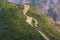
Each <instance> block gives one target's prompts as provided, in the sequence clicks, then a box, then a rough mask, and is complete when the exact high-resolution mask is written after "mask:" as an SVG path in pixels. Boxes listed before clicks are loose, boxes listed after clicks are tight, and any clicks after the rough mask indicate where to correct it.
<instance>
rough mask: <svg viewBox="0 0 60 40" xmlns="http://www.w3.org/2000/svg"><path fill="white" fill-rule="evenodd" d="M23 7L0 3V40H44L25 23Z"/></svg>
mask: <svg viewBox="0 0 60 40" xmlns="http://www.w3.org/2000/svg"><path fill="white" fill-rule="evenodd" d="M23 9H24V8H23V6H22V5H20V6H19V5H16V4H11V3H8V2H6V1H4V2H3V1H0V40H45V39H44V38H43V37H42V36H41V35H40V34H39V33H38V32H37V31H36V30H35V28H33V27H32V26H31V25H29V24H28V23H26V21H25V20H26V16H24V14H23Z"/></svg>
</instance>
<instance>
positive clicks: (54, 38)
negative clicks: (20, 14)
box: [27, 8, 60, 40]
mask: <svg viewBox="0 0 60 40" xmlns="http://www.w3.org/2000/svg"><path fill="white" fill-rule="evenodd" d="M34 10H35V9H33V8H30V9H29V11H28V12H27V15H28V16H30V17H33V19H37V20H38V27H36V28H37V29H38V30H40V31H41V32H43V33H44V34H45V35H46V36H47V37H48V38H49V39H50V40H60V30H59V28H58V27H56V26H55V25H54V24H53V23H52V22H51V21H50V20H49V18H48V17H46V16H44V15H42V14H39V13H37V12H35V11H34Z"/></svg>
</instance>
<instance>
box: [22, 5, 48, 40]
mask: <svg viewBox="0 0 60 40" xmlns="http://www.w3.org/2000/svg"><path fill="white" fill-rule="evenodd" d="M29 8H30V6H29V5H24V9H23V13H24V15H25V16H26V17H27V19H26V22H27V23H28V24H30V25H32V19H33V18H32V17H29V16H27V15H26V13H27V11H28V10H29ZM34 21H35V26H36V27H37V24H38V21H37V20H36V19H34ZM34 28H35V27H34ZM35 29H36V28H35ZM36 31H38V32H39V33H40V34H41V35H42V36H43V37H44V38H45V39H46V40H49V38H47V37H46V36H45V34H43V33H42V32H41V31H39V30H38V29H36Z"/></svg>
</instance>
